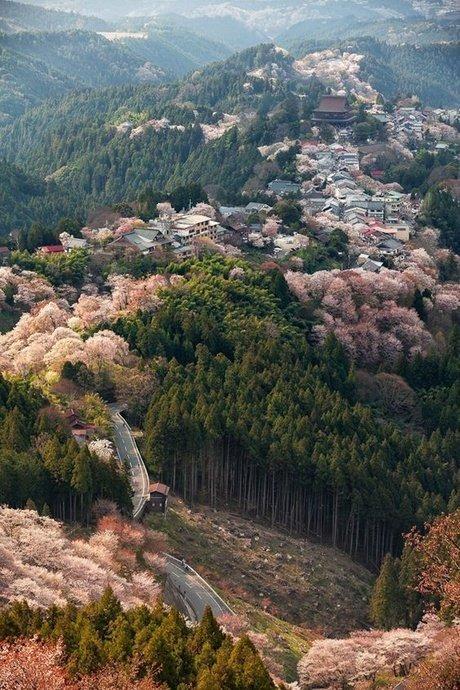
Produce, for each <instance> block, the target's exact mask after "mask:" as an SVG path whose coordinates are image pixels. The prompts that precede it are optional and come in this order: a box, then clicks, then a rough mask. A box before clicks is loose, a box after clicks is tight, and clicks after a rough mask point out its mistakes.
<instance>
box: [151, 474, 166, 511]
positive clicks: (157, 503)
mask: <svg viewBox="0 0 460 690" xmlns="http://www.w3.org/2000/svg"><path fill="white" fill-rule="evenodd" d="M168 495H169V486H167V485H166V484H162V483H161V482H155V484H150V501H149V508H150V510H151V511H152V512H153V513H163V515H164V514H165V513H166V509H167V507H168Z"/></svg>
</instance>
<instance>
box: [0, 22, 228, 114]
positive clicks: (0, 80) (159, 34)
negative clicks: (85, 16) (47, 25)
mask: <svg viewBox="0 0 460 690" xmlns="http://www.w3.org/2000/svg"><path fill="white" fill-rule="evenodd" d="M0 21H1V15H0ZM115 36H116V37H118V34H114V33H113V32H106V33H105V34H103V35H101V34H98V33H94V32H88V31H80V30H75V31H49V32H47V31H41V32H35V31H34V32H27V31H22V32H18V33H15V34H0V124H1V123H2V122H3V123H4V122H5V121H8V119H10V118H14V117H17V116H18V115H20V114H22V113H23V112H24V111H25V110H26V109H27V108H29V107H31V106H35V105H38V104H39V103H41V102H42V101H44V100H46V99H48V98H54V97H55V96H62V95H64V94H67V93H69V92H70V91H73V90H76V89H81V88H84V87H91V88H97V87H103V86H115V85H119V84H120V85H121V84H130V83H133V84H139V83H143V82H153V83H158V82H160V81H164V80H165V79H172V78H175V77H178V76H183V75H185V74H186V73H187V72H190V71H192V70H195V69H197V68H200V67H202V66H203V65H205V64H207V63H210V62H215V61H218V60H222V59H224V58H226V57H228V56H229V54H230V50H229V49H228V48H226V47H225V46H224V45H222V44H219V43H217V42H215V41H210V40H209V39H205V38H204V37H201V36H198V35H196V34H194V33H191V32H189V31H187V30H185V29H181V28H171V27H157V28H153V29H151V30H150V31H149V33H148V34H147V35H145V36H144V35H143V34H140V37H139V38H138V37H136V38H133V37H132V36H130V35H129V34H128V35H127V36H126V38H121V39H119V38H117V39H116V40H114V39H113V37H115Z"/></svg>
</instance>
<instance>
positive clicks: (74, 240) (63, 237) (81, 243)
mask: <svg viewBox="0 0 460 690" xmlns="http://www.w3.org/2000/svg"><path fill="white" fill-rule="evenodd" d="M59 239H60V241H61V244H62V246H63V247H64V251H66V252H71V251H73V250H74V249H86V247H87V246H88V241H87V240H85V239H84V238H83V237H74V236H73V235H69V233H67V232H62V233H61V234H60V235H59Z"/></svg>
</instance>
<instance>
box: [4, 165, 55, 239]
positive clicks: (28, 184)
mask: <svg viewBox="0 0 460 690" xmlns="http://www.w3.org/2000/svg"><path fill="white" fill-rule="evenodd" d="M44 193H45V184H44V183H43V182H41V181H39V180H37V179H34V178H33V177H31V176H29V175H26V174H25V173H24V172H23V171H22V170H20V169H19V168H17V167H16V166H15V165H10V164H8V163H5V162H4V161H0V234H3V233H5V232H7V231H9V230H12V229H13V227H14V226H15V225H16V224H22V223H30V222H32V221H33V220H34V209H33V208H31V202H33V201H34V200H35V199H37V198H38V199H40V198H41V199H42V198H43V195H44ZM32 206H33V203H32Z"/></svg>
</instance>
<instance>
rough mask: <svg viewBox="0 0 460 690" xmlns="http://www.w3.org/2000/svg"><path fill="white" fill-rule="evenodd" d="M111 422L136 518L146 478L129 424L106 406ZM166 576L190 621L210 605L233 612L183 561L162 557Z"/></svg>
mask: <svg viewBox="0 0 460 690" xmlns="http://www.w3.org/2000/svg"><path fill="white" fill-rule="evenodd" d="M109 407H110V411H111V414H112V420H113V441H114V443H115V447H116V449H117V452H118V456H119V457H120V459H121V460H125V461H126V462H128V464H129V468H130V480H131V485H132V487H133V491H134V496H133V518H134V519H139V518H140V517H141V516H142V513H143V511H144V507H145V504H146V503H147V501H148V500H149V498H150V493H149V486H150V481H149V475H148V472H147V469H146V467H145V464H144V461H143V459H142V455H141V454H140V452H139V448H138V447H137V444H136V441H135V440H134V437H133V435H132V432H131V429H130V426H129V424H128V423H127V422H126V420H125V419H124V418H123V417H122V415H121V414H120V411H121V407H120V406H119V405H116V404H113V405H109ZM165 557H166V573H167V576H168V584H169V586H170V592H171V595H172V598H173V599H174V602H172V603H175V602H176V601H177V604H178V605H180V608H181V609H182V612H183V613H184V614H185V615H186V616H188V617H189V618H190V620H191V621H192V622H198V621H200V620H201V617H202V615H203V612H204V609H205V607H206V606H208V605H209V606H210V607H211V609H212V611H213V613H214V615H215V616H220V615H221V614H223V613H232V611H231V609H230V608H229V607H228V606H227V604H226V603H225V602H224V601H223V599H222V598H221V597H220V596H219V595H218V594H217V592H215V591H214V590H213V588H212V587H211V585H210V584H208V583H207V582H206V581H205V580H204V579H203V578H202V577H201V576H200V575H199V574H198V573H197V572H195V571H194V570H193V569H192V568H191V567H190V566H188V567H187V568H185V567H184V565H183V564H182V562H181V561H180V560H178V559H177V558H175V557H174V556H171V555H170V554H165Z"/></svg>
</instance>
